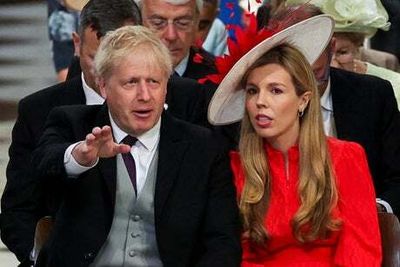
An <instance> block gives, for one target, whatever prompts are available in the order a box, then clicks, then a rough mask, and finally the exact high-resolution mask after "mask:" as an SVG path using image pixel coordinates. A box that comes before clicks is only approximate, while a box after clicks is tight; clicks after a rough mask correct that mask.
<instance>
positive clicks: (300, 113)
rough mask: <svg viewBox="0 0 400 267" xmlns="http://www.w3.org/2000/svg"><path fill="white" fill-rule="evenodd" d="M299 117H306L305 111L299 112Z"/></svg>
mask: <svg viewBox="0 0 400 267" xmlns="http://www.w3.org/2000/svg"><path fill="white" fill-rule="evenodd" d="M298 115H299V118H301V117H303V115H304V110H299V112H298Z"/></svg>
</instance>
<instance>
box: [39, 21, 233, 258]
mask: <svg viewBox="0 0 400 267" xmlns="http://www.w3.org/2000/svg"><path fill="white" fill-rule="evenodd" d="M95 69H96V73H97V75H98V77H99V87H100V91H101V94H102V96H103V97H104V98H105V99H106V103H107V104H105V105H103V106H69V107H60V108H56V109H54V110H53V112H52V113H51V114H50V116H49V120H48V123H47V127H46V130H45V133H44V135H43V137H42V139H41V141H40V144H39V148H38V149H37V150H36V151H35V155H34V159H33V165H34V166H36V170H37V174H38V177H41V178H42V179H44V180H43V181H42V182H44V183H47V181H48V180H57V181H58V182H59V183H61V184H63V185H65V187H66V188H67V189H66V194H65V197H64V199H63V202H62V205H61V207H60V209H59V211H58V212H57V219H56V221H55V225H54V229H53V232H52V236H51V237H50V240H49V242H48V244H47V246H46V247H45V248H44V249H43V250H42V252H41V254H40V256H39V260H38V263H37V264H38V266H88V265H89V264H93V266H122V265H126V266H239V264H240V242H239V221H238V213H237V212H238V211H237V207H236V203H235V202H236V201H235V190H234V187H233V183H232V177H231V172H230V168H229V158H228V157H227V155H226V154H225V153H224V151H223V150H221V149H220V147H219V146H218V144H217V142H216V141H215V140H213V137H212V134H211V132H209V130H207V129H206V128H201V127H199V126H195V125H192V124H188V123H186V122H184V121H180V120H178V119H175V118H173V117H172V116H170V115H169V114H168V113H166V112H165V111H164V108H163V106H164V102H165V98H166V94H167V81H168V78H169V75H170V73H171V71H172V64H171V59H170V56H169V52H168V49H167V48H166V47H165V46H164V45H163V44H162V43H161V41H160V40H159V39H158V38H157V36H155V35H154V34H153V33H152V32H151V31H150V30H149V29H147V28H145V27H141V26H127V27H123V28H120V29H118V30H116V31H114V32H112V34H110V35H107V36H106V37H105V38H104V40H102V43H101V45H100V47H99V50H98V52H97V54H96V58H95ZM110 126H111V127H110ZM127 139H134V140H133V143H130V144H129V145H128V144H127V143H126V142H125V141H126V140H127ZM120 153H122V154H120Z"/></svg>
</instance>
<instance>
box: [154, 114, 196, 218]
mask: <svg viewBox="0 0 400 267" xmlns="http://www.w3.org/2000/svg"><path fill="white" fill-rule="evenodd" d="M188 145H189V140H186V139H185V138H184V136H183V135H182V131H180V128H179V124H178V123H177V121H176V120H175V119H174V118H172V117H170V116H169V115H168V114H167V113H165V112H164V114H163V116H162V120H161V132H160V145H159V159H158V168H157V181H156V188H155V219H156V223H157V222H158V221H159V219H160V218H161V215H162V211H163V208H164V205H165V202H166V201H167V199H168V195H169V193H170V192H171V189H172V187H173V185H174V182H175V179H177V177H178V172H179V167H180V165H181V163H182V161H183V157H184V154H185V151H186V149H187V147H188Z"/></svg>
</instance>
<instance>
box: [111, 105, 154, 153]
mask: <svg viewBox="0 0 400 267" xmlns="http://www.w3.org/2000/svg"><path fill="white" fill-rule="evenodd" d="M108 116H109V117H110V123H111V128H112V131H113V135H114V139H115V142H117V143H118V144H119V143H121V141H122V139H124V138H125V137H126V136H127V135H128V133H126V132H124V131H123V130H122V129H121V128H119V127H118V125H117V124H116V123H115V121H114V120H113V118H112V116H111V113H110V111H109V112H108ZM160 127H161V118H159V119H158V121H157V123H156V124H155V125H154V126H153V128H151V129H150V130H148V131H147V132H145V133H143V134H141V135H139V136H135V137H136V138H137V139H138V141H139V142H140V144H142V145H143V146H144V147H145V148H146V149H147V150H149V151H153V150H154V148H156V145H157V143H158V140H159V139H160Z"/></svg>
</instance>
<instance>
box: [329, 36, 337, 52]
mask: <svg viewBox="0 0 400 267" xmlns="http://www.w3.org/2000/svg"><path fill="white" fill-rule="evenodd" d="M329 48H330V49H331V53H335V52H336V37H332V39H331V41H330V42H329Z"/></svg>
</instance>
